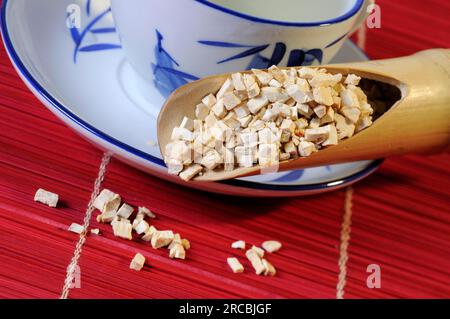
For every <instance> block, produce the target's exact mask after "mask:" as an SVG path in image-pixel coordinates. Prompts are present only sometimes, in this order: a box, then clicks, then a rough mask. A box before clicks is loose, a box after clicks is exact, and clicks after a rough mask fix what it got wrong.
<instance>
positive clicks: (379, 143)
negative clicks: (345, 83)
mask: <svg viewBox="0 0 450 319" xmlns="http://www.w3.org/2000/svg"><path fill="white" fill-rule="evenodd" d="M321 67H323V68H326V69H327V70H328V72H330V73H342V74H344V75H345V74H348V73H354V74H357V75H359V76H361V77H362V78H366V79H371V80H376V81H380V82H384V83H387V84H390V85H393V86H395V87H397V88H398V89H399V90H400V93H401V94H399V100H398V101H397V102H395V103H394V104H393V106H392V107H391V108H390V109H389V110H388V111H387V112H386V113H384V114H383V115H382V116H381V117H379V118H378V119H377V120H376V121H375V122H374V123H373V124H372V126H370V127H368V128H366V129H365V130H363V131H361V132H359V133H357V134H355V135H354V136H353V137H351V138H349V139H345V140H341V141H339V144H338V145H334V146H329V147H326V148H323V149H321V150H319V151H318V152H316V153H313V154H312V155H311V156H309V157H300V158H297V159H292V160H288V161H284V162H280V165H279V171H285V170H295V169H301V168H305V167H311V166H319V165H328V164H335V163H343V162H352V161H359V160H369V159H375V158H383V157H388V156H392V155H399V154H405V153H425V154H428V153H432V152H438V151H440V150H443V149H444V148H446V147H447V146H448V145H449V142H450V49H433V50H426V51H421V52H418V53H416V54H414V55H411V56H407V57H402V58H396V59H388V60H377V61H368V62H357V63H344V64H334V65H326V66H321ZM246 72H248V71H244V72H242V73H246ZM229 76H230V74H221V75H214V76H210V77H207V78H203V79H201V80H198V81H195V82H191V83H189V84H187V85H184V86H182V87H180V88H178V89H177V90H176V91H174V92H173V93H172V95H171V96H170V97H169V98H168V99H167V101H166V103H165V104H164V106H163V108H162V109H161V112H160V114H159V118H158V140H159V147H160V149H161V152H162V154H164V150H165V146H166V144H167V143H170V140H171V134H172V130H173V128H174V127H175V126H178V125H179V124H180V123H181V120H182V119H183V117H184V116H187V117H190V118H194V117H195V116H194V110H195V106H196V105H197V104H198V103H199V102H200V101H201V99H202V98H203V97H204V96H206V95H207V94H209V93H216V92H217V91H218V90H219V88H220V87H221V86H222V84H223V83H224V81H225V80H226V79H227V78H228V77H229ZM260 169H261V168H260V167H259V166H258V165H256V166H253V167H249V168H241V167H237V168H236V169H234V170H233V171H224V170H222V169H220V170H214V171H208V172H205V173H204V174H203V175H202V176H198V177H196V178H195V180H197V181H217V180H225V179H230V178H236V177H240V176H248V175H256V174H259V173H260Z"/></svg>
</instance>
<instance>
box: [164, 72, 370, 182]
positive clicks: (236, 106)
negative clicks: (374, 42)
mask: <svg viewBox="0 0 450 319" xmlns="http://www.w3.org/2000/svg"><path fill="white" fill-rule="evenodd" d="M360 80H361V78H360V77H359V76H357V75H354V74H348V75H342V74H330V73H327V71H326V70H325V69H320V68H308V67H301V68H290V69H286V70H281V69H279V68H278V67H276V66H272V67H270V68H269V69H268V70H267V71H264V70H256V69H253V70H252V73H245V74H241V73H234V74H232V75H231V76H230V78H228V79H227V80H226V81H225V83H224V84H223V85H222V87H221V88H220V89H219V91H218V92H217V94H216V95H214V94H208V95H207V96H205V97H204V98H203V99H202V101H201V103H199V104H198V105H197V106H196V109H195V119H189V118H187V117H185V118H183V120H182V122H181V123H180V126H178V127H175V128H174V130H173V132H172V142H171V143H169V144H167V145H166V147H165V150H164V160H165V162H166V164H167V166H168V169H169V173H170V174H174V175H179V176H180V178H182V179H183V180H185V181H189V180H191V179H192V178H194V177H195V176H197V175H199V174H202V172H203V171H209V170H217V169H223V170H227V171H231V170H233V169H235V168H236V167H239V166H240V167H252V166H254V165H258V164H259V165H260V166H261V167H262V168H267V167H271V168H274V170H276V169H277V167H278V164H279V162H280V161H286V160H289V159H295V158H297V157H299V156H301V157H305V156H310V155H311V154H313V153H314V152H317V151H319V150H320V149H321V148H323V147H327V146H331V145H336V144H338V143H339V141H340V140H342V139H345V138H350V137H352V136H353V135H354V134H355V133H357V132H359V131H361V130H363V129H365V128H367V127H368V126H370V125H371V124H372V113H373V109H372V107H371V105H370V104H369V103H368V100H367V96H366V94H365V93H364V91H363V90H362V89H361V88H360V87H358V85H359V81H360ZM199 102H200V101H199ZM271 171H272V169H271V170H267V172H271Z"/></svg>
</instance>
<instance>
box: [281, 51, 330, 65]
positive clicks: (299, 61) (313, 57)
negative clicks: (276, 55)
mask: <svg viewBox="0 0 450 319" xmlns="http://www.w3.org/2000/svg"><path fill="white" fill-rule="evenodd" d="M322 58H323V52H322V50H321V49H311V50H308V51H304V50H292V51H291V53H290V54H289V58H288V63H287V66H297V65H311V64H313V63H314V61H317V62H318V63H319V64H320V63H322Z"/></svg>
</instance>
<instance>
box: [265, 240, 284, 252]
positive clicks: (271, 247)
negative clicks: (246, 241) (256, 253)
mask: <svg viewBox="0 0 450 319" xmlns="http://www.w3.org/2000/svg"><path fill="white" fill-rule="evenodd" d="M261 246H262V248H264V250H265V251H267V252H269V253H274V252H276V251H278V250H280V248H281V246H282V245H281V243H280V242H279V241H276V240H266V241H265V242H263V243H262V244H261Z"/></svg>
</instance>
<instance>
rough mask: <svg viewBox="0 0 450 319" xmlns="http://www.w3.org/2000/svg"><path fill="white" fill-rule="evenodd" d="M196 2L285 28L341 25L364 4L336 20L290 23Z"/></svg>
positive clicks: (360, 1) (358, 3) (359, 1)
mask: <svg viewBox="0 0 450 319" xmlns="http://www.w3.org/2000/svg"><path fill="white" fill-rule="evenodd" d="M195 1H196V2H198V3H201V4H204V5H207V6H208V7H211V8H214V9H217V10H220V11H222V12H225V13H227V14H231V15H234V16H236V17H239V18H243V19H246V20H250V21H253V22H259V23H267V24H275V25H281V26H285V27H319V26H326V25H330V24H334V23H339V22H342V21H345V20H348V19H350V18H351V17H353V16H354V15H355V14H356V13H358V12H359V10H360V9H361V7H362V5H363V3H364V0H356V2H355V4H354V5H353V7H352V8H351V9H350V10H349V11H347V12H346V13H344V14H342V15H340V16H338V17H336V18H333V19H328V20H323V21H317V22H288V21H278V20H270V19H263V18H258V17H255V16H252V15H249V14H245V13H241V12H237V11H234V10H232V9H228V8H225V7H223V6H221V5H218V4H216V3H212V2H211V1H208V0H195Z"/></svg>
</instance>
